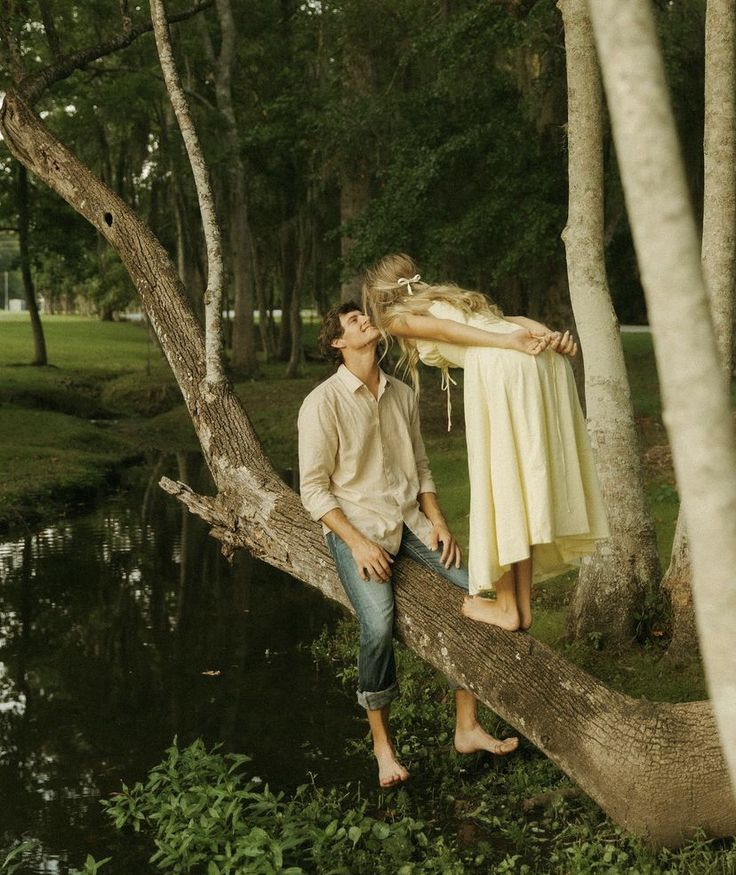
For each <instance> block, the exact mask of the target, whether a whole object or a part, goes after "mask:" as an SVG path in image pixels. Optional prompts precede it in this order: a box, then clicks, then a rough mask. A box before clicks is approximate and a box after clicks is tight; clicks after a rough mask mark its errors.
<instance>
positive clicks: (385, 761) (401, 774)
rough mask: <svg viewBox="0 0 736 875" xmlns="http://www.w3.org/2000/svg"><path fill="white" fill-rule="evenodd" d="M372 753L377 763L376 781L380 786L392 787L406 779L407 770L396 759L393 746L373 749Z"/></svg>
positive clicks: (407, 775) (407, 776)
mask: <svg viewBox="0 0 736 875" xmlns="http://www.w3.org/2000/svg"><path fill="white" fill-rule="evenodd" d="M373 753H374V755H375V757H376V762H377V763H378V783H379V784H380V785H381V787H393V786H395V785H396V784H401V783H402V782H403V781H406V780H408V778H409V772H407V770H406V769H405V768H404V767H403V766H402V765H401V763H400V762H399V761H398V760H397V759H396V752H395V751H394V750H393V748H390V747H384V748H382V749H380V750H378V749H374V751H373Z"/></svg>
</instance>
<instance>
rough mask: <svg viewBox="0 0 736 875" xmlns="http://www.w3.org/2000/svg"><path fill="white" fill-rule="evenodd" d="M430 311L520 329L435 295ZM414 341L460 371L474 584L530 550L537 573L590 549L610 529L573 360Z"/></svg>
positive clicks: (487, 584)
mask: <svg viewBox="0 0 736 875" xmlns="http://www.w3.org/2000/svg"><path fill="white" fill-rule="evenodd" d="M429 312H430V313H431V314H432V315H433V316H436V317H437V318H439V319H452V320H454V321H456V322H462V323H464V324H467V325H472V326H474V327H476V328H483V329H485V330H487V331H499V332H511V331H518V330H519V326H518V325H515V324H514V323H511V322H506V321H505V320H503V319H496V318H495V317H493V316H490V315H479V314H473V315H472V316H469V317H468V316H466V315H465V314H464V313H463V312H462V310H459V309H458V308H456V307H453V306H452V305H451V304H446V303H444V302H440V301H435V302H434V303H433V304H432V305H431V306H430V308H429ZM416 346H417V351H418V353H419V357H420V358H421V360H422V361H423V362H424V363H425V364H427V365H432V366H433V367H438V368H443V369H444V368H463V370H464V374H465V377H464V395H465V434H466V441H467V446H468V469H469V473H470V557H469V562H468V572H469V576H470V591H471V593H477V592H480V591H482V590H486V589H491V588H492V587H493V584H494V582H495V581H496V580H498V579H499V577H501V576H502V575H503V574H504V573H505V572H506V571H508V569H509V567H510V565H511V564H512V563H514V562H519V561H520V560H522V559H526V558H528V557H529V556H530V555H531V557H532V571H533V579H534V580H535V581H540V580H544V579H545V578H548V577H553V576H555V575H558V574H562V573H563V572H564V571H567V570H569V569H570V568H571V567H572V566H574V565H576V564H578V563H579V560H580V559H581V557H583V556H586V555H588V554H590V553H592V552H593V551H594V550H595V547H596V543H597V542H598V541H599V540H601V539H603V538H607V537H608V535H609V531H608V523H607V521H606V513H605V509H604V507H603V501H602V498H601V493H600V486H599V484H598V476H597V474H596V471H595V465H594V462H593V453H592V450H591V447H590V442H589V440H588V434H587V431H586V427H585V419H584V417H583V413H582V410H581V409H580V402H579V400H578V395H577V388H576V386H575V380H574V377H573V374H572V368H571V367H570V363H569V361H568V360H567V359H566V358H565V357H564V356H561V355H559V354H558V353H556V352H553V351H551V350H547V351H545V352H543V353H541V354H540V355H538V356H531V355H527V354H526V353H522V352H516V351H515V350H508V349H493V348H486V347H467V346H456V345H455V344H450V343H443V342H441V341H435V340H417V341H416Z"/></svg>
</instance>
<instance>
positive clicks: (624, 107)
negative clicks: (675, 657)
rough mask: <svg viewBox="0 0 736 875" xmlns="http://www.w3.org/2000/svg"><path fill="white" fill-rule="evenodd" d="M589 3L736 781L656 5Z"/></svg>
mask: <svg viewBox="0 0 736 875" xmlns="http://www.w3.org/2000/svg"><path fill="white" fill-rule="evenodd" d="M591 14H592V19H593V25H594V28H595V36H596V42H597V46H598V53H599V56H600V60H601V68H602V70H603V79H604V83H605V86H606V93H607V96H608V104H609V107H610V112H611V119H612V124H613V135H614V139H615V143H616V152H617V155H618V159H619V166H620V169H621V178H622V181H623V184H624V193H625V196H626V205H627V209H628V212H629V217H630V220H631V229H632V232H633V236H634V244H635V247H636V252H637V257H638V259H639V265H640V267H641V275H642V284H643V286H644V291H645V293H646V296H647V304H648V309H649V318H650V321H651V325H652V330H653V333H654V348H655V353H656V358H657V369H658V371H659V379H660V385H661V388H662V403H663V411H664V413H663V415H664V421H665V425H666V426H667V431H668V433H669V437H670V443H671V445H672V456H673V461H674V465H675V473H676V475H677V482H678V485H679V488H680V494H681V495H682V497H683V508H684V510H685V520H686V524H687V530H688V538H689V544H690V551H691V557H692V564H693V595H694V599H695V612H696V619H697V624H698V630H699V632H700V645H701V651H702V654H703V661H704V664H705V672H706V677H707V680H708V685H709V688H710V691H711V696H712V701H713V706H714V710H715V714H716V718H717V722H718V727H719V730H720V737H721V743H722V746H723V751H724V754H725V757H726V760H727V762H728V765H729V769H730V773H731V781H732V786H733V785H735V784H736V627H734V622H733V618H734V616H736V577H734V568H736V444H735V442H734V429H733V422H732V418H731V409H730V398H729V393H728V391H727V386H726V381H725V380H724V379H723V368H722V365H721V359H720V356H719V353H718V347H717V344H716V337H715V333H714V330H713V322H712V320H711V315H710V307H709V303H708V295H707V291H706V287H705V282H704V279H703V272H702V269H701V264H700V253H699V251H698V249H699V247H698V239H697V231H696V227H695V222H694V220H693V216H692V211H691V209H690V200H689V194H688V190H687V185H686V182H685V173H684V169H683V164H682V159H681V156H680V150H679V146H678V142H677V133H676V130H675V123H674V119H673V116H672V110H671V108H670V103H669V95H668V92H667V85H666V80H665V72H664V64H663V62H662V57H661V54H660V52H659V47H658V44H657V36H656V30H655V24H654V18H653V15H652V11H651V8H650V6H649V4H648V3H642V2H641V0H591ZM724 802H725V800H724ZM729 802H730V803H731V804H733V795H732V794H730V799H729Z"/></svg>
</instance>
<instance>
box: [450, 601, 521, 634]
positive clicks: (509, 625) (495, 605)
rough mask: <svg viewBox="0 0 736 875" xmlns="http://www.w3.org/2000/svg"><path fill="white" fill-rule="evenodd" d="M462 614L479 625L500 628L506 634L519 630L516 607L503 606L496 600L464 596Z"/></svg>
mask: <svg viewBox="0 0 736 875" xmlns="http://www.w3.org/2000/svg"><path fill="white" fill-rule="evenodd" d="M461 610H462V612H463V614H465V616H466V617H469V618H470V619H471V620H477V621H478V622H479V623H489V624H490V625H492V626H500V627H501V628H502V629H506V630H507V631H508V632H516V630H517V629H518V628H519V611H518V610H517V608H516V605H514V604H513V603H512V604H508V605H503V606H502V604H501V603H499V601H498V600H497V599H484V598H482V597H481V596H469V595H468V596H465V598H464V599H463V606H462V608H461Z"/></svg>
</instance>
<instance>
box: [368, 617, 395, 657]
mask: <svg viewBox="0 0 736 875" xmlns="http://www.w3.org/2000/svg"><path fill="white" fill-rule="evenodd" d="M393 636H394V612H393V609H392V610H391V611H382V612H380V613H379V612H376V613H373V614H371V615H370V616H368V617H364V618H363V619H362V621H361V623H360V646H361V648H366V649H370V650H381V649H382V648H384V647H387V646H389V647H390V646H391V642H392V641H393Z"/></svg>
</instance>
